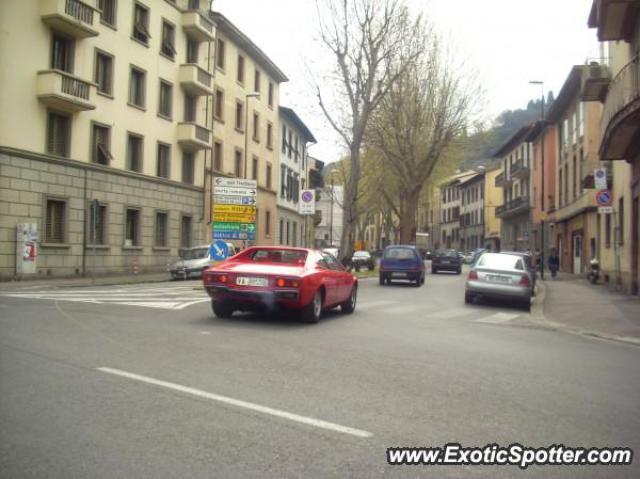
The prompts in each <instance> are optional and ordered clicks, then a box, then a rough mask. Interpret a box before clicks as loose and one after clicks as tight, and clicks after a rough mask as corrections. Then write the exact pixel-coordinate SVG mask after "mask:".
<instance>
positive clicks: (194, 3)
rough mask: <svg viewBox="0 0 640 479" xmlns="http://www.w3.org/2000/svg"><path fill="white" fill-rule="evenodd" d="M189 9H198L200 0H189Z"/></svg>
mask: <svg viewBox="0 0 640 479" xmlns="http://www.w3.org/2000/svg"><path fill="white" fill-rule="evenodd" d="M189 10H200V0H189Z"/></svg>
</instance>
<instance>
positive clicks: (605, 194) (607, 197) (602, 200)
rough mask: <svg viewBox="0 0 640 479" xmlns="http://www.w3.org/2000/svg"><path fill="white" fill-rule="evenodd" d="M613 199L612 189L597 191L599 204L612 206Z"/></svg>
mask: <svg viewBox="0 0 640 479" xmlns="http://www.w3.org/2000/svg"><path fill="white" fill-rule="evenodd" d="M612 200H613V198H612V197H611V191H609V190H600V191H598V192H597V193H596V202H597V203H598V206H611V201H612Z"/></svg>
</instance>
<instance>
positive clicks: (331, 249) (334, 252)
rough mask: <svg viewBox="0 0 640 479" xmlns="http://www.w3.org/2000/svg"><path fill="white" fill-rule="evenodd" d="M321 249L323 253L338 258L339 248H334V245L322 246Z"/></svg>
mask: <svg viewBox="0 0 640 479" xmlns="http://www.w3.org/2000/svg"><path fill="white" fill-rule="evenodd" d="M322 251H323V252H324V253H329V254H330V255H331V256H333V257H334V258H336V259H339V258H340V249H339V248H335V247H333V246H332V247H329V248H323V249H322Z"/></svg>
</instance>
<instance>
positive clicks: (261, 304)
mask: <svg viewBox="0 0 640 479" xmlns="http://www.w3.org/2000/svg"><path fill="white" fill-rule="evenodd" d="M202 281H203V283H204V287H205V289H206V291H207V293H208V294H209V296H211V300H212V301H211V305H212V307H213V312H214V313H215V315H216V316H218V317H219V318H228V317H230V316H231V315H232V314H233V313H234V311H253V310H260V309H265V308H266V309H269V310H273V309H277V308H281V309H289V310H299V311H301V314H302V319H303V320H305V321H308V322H314V323H315V322H317V321H318V320H319V319H320V315H321V314H322V311H323V310H327V309H331V308H334V307H336V306H340V308H341V309H342V312H344V313H347V314H349V313H353V311H354V310H355V307H356V298H357V294H358V280H357V278H356V277H355V276H353V275H352V274H350V273H348V272H347V271H345V269H344V267H343V266H342V265H341V264H340V263H339V262H338V261H337V260H336V259H335V258H334V257H333V256H331V255H330V254H328V253H323V252H321V251H316V250H311V249H304V248H288V247H279V246H264V247H263V246H256V247H252V248H247V249H246V250H244V251H242V252H241V253H239V254H237V255H235V256H234V257H232V258H229V259H227V260H226V261H223V262H222V263H220V264H218V265H216V266H213V267H211V268H209V269H207V270H205V271H204V273H203V275H202Z"/></svg>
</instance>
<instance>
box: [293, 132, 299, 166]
mask: <svg viewBox="0 0 640 479" xmlns="http://www.w3.org/2000/svg"><path fill="white" fill-rule="evenodd" d="M294 145H295V146H294V147H293V152H294V155H295V156H294V161H295V162H296V163H297V162H298V155H299V154H300V153H299V151H298V136H297V135H296V138H295V142H294Z"/></svg>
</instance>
